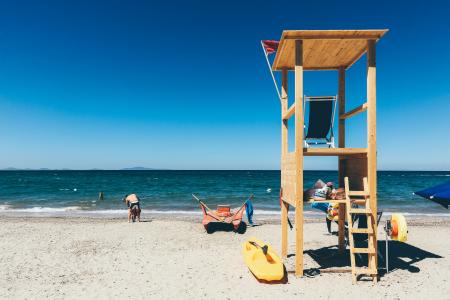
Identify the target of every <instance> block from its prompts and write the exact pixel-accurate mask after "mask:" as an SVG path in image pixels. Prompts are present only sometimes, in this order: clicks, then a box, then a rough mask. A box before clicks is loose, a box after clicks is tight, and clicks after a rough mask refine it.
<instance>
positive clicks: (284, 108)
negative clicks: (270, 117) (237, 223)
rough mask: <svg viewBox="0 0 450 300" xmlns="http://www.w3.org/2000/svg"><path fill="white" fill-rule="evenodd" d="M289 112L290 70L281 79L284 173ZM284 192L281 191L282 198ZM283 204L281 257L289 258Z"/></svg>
mask: <svg viewBox="0 0 450 300" xmlns="http://www.w3.org/2000/svg"><path fill="white" fill-rule="evenodd" d="M287 110H288V70H283V71H282V77H281V172H283V164H284V160H285V158H286V155H287V153H288V120H283V116H284V115H285V114H286V112H287ZM282 195H283V190H281V191H280V197H282ZM280 202H281V257H283V258H286V257H287V245H288V229H287V227H288V224H287V218H288V204H287V203H285V202H284V201H280Z"/></svg>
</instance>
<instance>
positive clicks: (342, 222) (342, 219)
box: [338, 67, 345, 251]
mask: <svg viewBox="0 0 450 300" xmlns="http://www.w3.org/2000/svg"><path fill="white" fill-rule="evenodd" d="M338 77H339V88H338V101H339V114H338V115H339V116H340V115H342V114H344V113H345V68H344V67H340V68H339V73H338ZM338 147H339V148H345V119H341V118H339V143H338ZM343 159H345V157H340V156H339V157H338V160H339V161H338V164H339V171H338V172H339V186H340V187H342V186H343V185H344V176H345V174H344V166H343V163H344V161H343ZM338 226H339V231H338V232H339V238H338V244H339V251H344V250H345V204H344V203H340V204H339V222H338Z"/></svg>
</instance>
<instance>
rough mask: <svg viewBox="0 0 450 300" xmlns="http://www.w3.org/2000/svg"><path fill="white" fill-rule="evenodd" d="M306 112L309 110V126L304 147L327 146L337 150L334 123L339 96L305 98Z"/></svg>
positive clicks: (306, 129) (306, 127)
mask: <svg viewBox="0 0 450 300" xmlns="http://www.w3.org/2000/svg"><path fill="white" fill-rule="evenodd" d="M303 99H304V100H303V101H304V102H303V107H304V111H305V112H306V109H307V108H308V111H309V115H308V116H309V117H308V126H305V134H304V136H305V140H304V147H305V148H309V147H310V146H311V145H326V146H328V147H329V148H335V145H334V132H333V123H334V115H335V111H336V102H337V96H314V97H313V96H309V97H308V96H304V97H303Z"/></svg>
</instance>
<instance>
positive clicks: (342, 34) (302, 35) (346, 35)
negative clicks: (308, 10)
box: [282, 29, 387, 40]
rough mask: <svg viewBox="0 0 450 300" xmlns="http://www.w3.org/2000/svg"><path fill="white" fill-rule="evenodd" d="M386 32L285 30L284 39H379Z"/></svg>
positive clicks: (381, 30)
mask: <svg viewBox="0 0 450 300" xmlns="http://www.w3.org/2000/svg"><path fill="white" fill-rule="evenodd" d="M386 32H387V30H386V29H366V30H285V31H283V36H282V37H283V38H285V39H302V40H306V39H364V40H367V39H379V38H381V37H382V36H383V35H384V34H385V33H386Z"/></svg>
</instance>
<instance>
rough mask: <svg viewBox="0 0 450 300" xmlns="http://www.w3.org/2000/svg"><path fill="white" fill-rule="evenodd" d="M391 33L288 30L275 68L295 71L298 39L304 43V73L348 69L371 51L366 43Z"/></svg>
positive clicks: (382, 31)
mask: <svg viewBox="0 0 450 300" xmlns="http://www.w3.org/2000/svg"><path fill="white" fill-rule="evenodd" d="M386 32H387V30H289V31H284V32H283V34H282V37H281V40H280V46H279V48H278V51H277V54H276V56H275V60H274V63H273V65H272V69H273V70H274V71H280V70H282V69H289V70H294V68H295V63H294V62H295V59H294V56H295V40H296V39H302V40H303V50H304V56H303V59H304V60H303V65H302V67H303V70H337V69H339V68H348V67H349V66H351V65H352V64H353V63H354V62H355V61H357V60H359V59H360V57H361V56H362V55H363V54H364V53H365V52H366V51H367V47H366V40H367V39H372V40H378V39H380V38H381V37H382V36H383V35H384V34H385V33H386Z"/></svg>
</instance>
